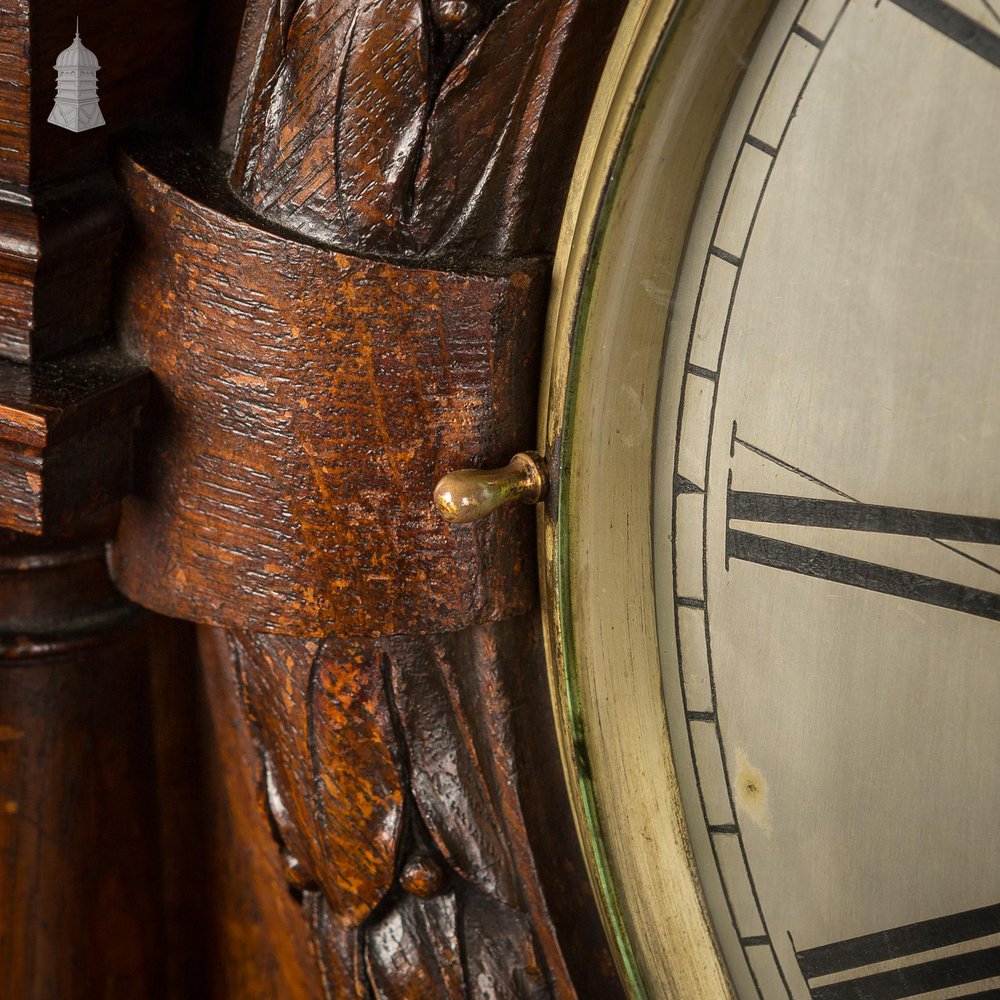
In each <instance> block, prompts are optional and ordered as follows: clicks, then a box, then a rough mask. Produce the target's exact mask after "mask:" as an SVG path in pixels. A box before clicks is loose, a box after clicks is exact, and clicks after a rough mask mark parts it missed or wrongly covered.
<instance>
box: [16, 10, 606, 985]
mask: <svg viewBox="0 0 1000 1000" xmlns="http://www.w3.org/2000/svg"><path fill="white" fill-rule="evenodd" d="M622 7H623V0H506V2H501V0H392V2H389V0H317V2H315V3H313V2H310V3H299V2H295V0H291V2H289V0H249V2H248V3H247V5H246V11H245V16H244V17H243V21H242V29H241V32H240V37H239V40H238V44H237V39H236V38H235V37H234V27H235V24H236V22H237V20H238V13H239V4H238V3H237V2H234V0H220V2H219V3H216V4H213V5H206V4H202V3H199V2H197V0H164V2H162V3H160V4H157V5H154V6H152V7H147V6H143V7H142V8H141V10H136V9H135V7H134V5H130V4H128V3H126V0H79V3H77V4H75V5H74V6H73V8H72V10H71V9H70V6H69V5H68V4H67V3H66V2H65V0H53V2H52V3H48V4H46V5H45V6H44V8H43V6H42V5H41V4H36V3H35V2H34V0H31V2H30V8H31V9H30V11H29V0H0V356H4V357H7V358H9V359H15V360H19V361H29V360H30V361H31V362H32V365H31V367H30V368H20V369H19V368H17V367H16V366H14V365H9V366H8V367H6V368H0V544H2V546H5V547H4V548H2V551H0V616H3V615H6V629H7V630H6V632H4V634H3V637H2V638H0V657H2V658H4V660H5V662H6V663H7V665H6V666H3V667H0V671H2V672H5V676H7V675H9V677H10V678H11V679H10V681H9V682H8V683H6V684H5V685H0V726H9V727H10V730H9V733H8V730H7V729H5V728H0V735H2V734H5V733H8V735H10V734H19V735H16V736H15V735H10V739H9V740H7V741H6V742H5V741H4V740H3V739H0V782H2V787H0V793H3V794H7V792H5V791H4V790H5V789H7V788H8V786H9V787H10V789H11V790H12V791H15V792H16V795H14V794H9V795H8V797H7V798H6V799H4V801H7V802H15V801H16V802H17V807H16V809H14V808H13V807H11V808H9V809H8V812H7V814H6V815H3V814H0V831H2V836H3V837H4V838H7V839H5V840H4V846H5V847H7V848H8V852H7V854H6V856H5V857H6V859H7V860H6V861H5V864H7V867H6V868H0V880H4V879H6V880H7V881H6V882H4V883H3V884H0V889H2V890H3V891H2V892H0V941H2V942H3V947H8V946H9V949H10V950H9V951H8V953H7V954H6V955H5V956H0V977H3V976H7V979H6V980H4V979H3V978H0V994H2V995H10V996H12V997H13V996H18V997H20V996H29V997H31V996H38V997H39V998H41V997H43V996H44V997H48V996H60V997H61V996H80V997H82V998H84V1000H86V998H88V997H90V996H94V997H97V996H101V997H119V996H120V997H123V998H125V997H128V998H133V997H135V998H142V997H145V996H151V997H152V996H168V995H169V997H170V1000H179V998H181V997H183V998H185V1000H187V998H189V997H191V998H194V997H201V996H207V997H210V998H211V1000H229V998H233V997H239V998H241V1000H244V998H245V1000H257V998H259V1000H270V998H275V997H281V998H286V997H287V998H289V1000H306V998H313V997H317V998H318V997H319V996H321V995H326V996H328V997H333V998H341V997H344V998H348V997H350V998H359V1000H360V998H364V1000H369V998H385V1000H388V998H397V997H399V998H421V1000H423V998H427V1000H432V998H437V997H467V996H481V997H502V998H511V1000H514V998H518V1000H520V998H535V997H538V998H542V997H566V998H570V997H574V996H584V997H595V998H601V1000H604V998H609V1000H611V998H615V997H617V996H619V995H620V988H619V987H618V986H617V984H616V982H615V980H614V975H613V971H612V969H611V966H610V962H609V960H608V955H607V950H606V948H605V947H604V945H603V941H602V937H601V932H600V930H599V928H597V925H596V918H595V911H594V908H593V905H592V900H591V898H590V895H589V889H588V887H587V885H586V880H585V878H584V876H583V868H582V865H581V862H580V858H579V854H578V851H577V849H576V845H575V840H574V839H573V835H572V831H571V825H570V823H569V819H568V817H569V808H568V804H567V802H566V798H565V792H564V790H563V787H562V781H561V774H560V767H559V762H558V756H557V754H556V751H555V745H554V740H553V731H552V718H551V710H550V709H549V706H548V703H547V699H546V696H545V693H544V677H543V665H542V663H541V654H540V650H539V643H538V631H537V630H538V623H537V614H536V612H535V611H534V605H535V601H536V596H535V565H534V554H533V538H532V529H533V515H532V512H531V511H530V510H527V509H518V510H506V511H503V512H501V513H500V514H499V515H497V516H496V517H494V518H493V519H491V520H490V521H487V522H484V523H482V524H479V525H472V526H458V527H447V526H445V525H444V524H443V523H442V522H440V521H439V520H438V519H437V516H436V515H435V513H434V512H433V510H432V507H431V490H432V487H433V485H434V482H435V480H436V478H437V477H438V476H439V475H441V474H442V473H444V472H446V471H449V470H450V469H452V468H455V467H459V466H468V465H500V464H504V463H506V461H507V460H508V459H509V458H510V455H511V454H512V453H513V452H515V451H517V450H520V449H523V448H525V447H530V446H531V444H532V442H533V440H534V421H535V412H534V411H535V397H536V394H537V359H538V355H539V348H540V343H541V336H542V325H543V317H544V309H545V296H546V286H547V275H548V267H549V259H548V258H547V257H546V256H545V255H547V254H549V253H551V251H552V248H553V247H554V244H555V239H556V234H557V227H558V220H559V217H560V214H561V211H562V205H563V201H564V197H565V192H566V187H567V185H568V182H569V177H570V173H571V171H572V166H573V159H574V156H575V149H576V144H577V142H578V139H579V135H580V133H581V130H582V128H583V124H584V120H585V116H586V110H587V108H588V105H589V103H590V97H591V95H592V93H593V90H594V87H595V86H596V81H597V78H598V74H599V72H600V68H601V64H602V62H603V58H604V54H605V52H606V51H607V46H608V44H609V42H610V37H611V32H612V30H613V27H614V25H615V23H616V21H617V19H618V17H619V15H620V12H621V10H622ZM77 13H78V14H79V15H80V17H81V34H82V36H83V40H84V41H85V43H86V44H87V45H88V46H89V47H91V48H92V49H93V50H94V51H95V52H97V54H98V56H99V58H100V60H101V63H102V70H101V73H100V77H99V84H100V92H101V104H102V109H103V111H104V114H105V117H106V118H107V120H108V122H109V124H108V126H107V127H106V128H104V129H97V130H93V131H91V132H88V133H83V134H82V135H78V136H77V135H73V134H72V133H69V132H66V131H65V130H61V129H57V128H55V127H53V126H50V125H48V124H47V123H46V122H45V118H46V117H47V115H48V112H49V109H50V106H51V100H52V95H53V89H54V72H53V70H52V63H53V62H54V59H55V55H56V53H57V52H58V51H59V50H60V49H61V48H63V47H65V45H67V44H68V43H69V40H70V38H71V37H72V35H71V28H72V18H73V16H75V15H76V14H77ZM216 35H218V37H216ZM230 64H232V68H231V71H230ZM196 66H198V67H199V68H198V69H197V70H196ZM227 75H229V76H231V82H230V87H229V99H228V102H227V103H226V104H225V111H224V113H223V103H224V102H223V101H221V100H220V98H219V90H220V83H221V81H223V80H224V79H225V77H226V76H227ZM195 88H197V92H195ZM186 105H189V106H194V105H199V106H200V107H199V109H198V112H197V114H198V115H199V116H200V117H201V119H202V122H203V124H205V125H207V126H208V129H209V132H210V133H211V134H213V135H215V134H217V135H219V136H220V138H219V145H220V147H221V149H222V150H223V151H224V152H228V151H230V150H231V151H233V152H234V153H235V157H234V159H233V161H232V163H228V162H227V161H226V160H225V157H221V156H212V155H206V154H205V153H204V151H203V150H202V149H201V146H200V145H199V142H200V141H199V140H195V139H193V138H192V136H191V134H190V133H188V132H186V131H183V130H181V129H179V128H176V124H175V122H174V120H173V119H170V120H168V119H166V118H161V117H156V116H157V115H159V113H160V112H165V111H170V110H174V109H177V108H181V107H184V106H186ZM151 116H152V117H151ZM146 119H149V121H148V128H147V130H146V131H147V133H152V134H154V135H156V134H160V135H161V136H162V138H161V139H160V140H159V142H158V143H157V142H152V141H151V140H150V138H149V135H148V134H147V135H145V136H143V135H138V136H133V137H130V138H128V139H124V138H123V131H122V130H123V129H124V128H125V127H126V126H127V125H131V124H136V123H142V122H144V121H145V120H146ZM120 143H124V144H125V146H126V148H127V149H128V150H129V151H132V152H134V153H135V155H134V156H131V158H129V157H123V158H122V159H121V160H120V161H119V162H120V167H119V171H120V172H119V179H120V181H121V182H122V184H123V187H124V191H123V192H122V194H121V195H119V194H118V193H117V192H116V191H115V190H114V189H113V187H112V186H110V184H109V182H108V179H107V176H106V175H105V174H102V170H103V164H104V163H105V160H106V153H107V151H108V150H109V149H110V148H115V147H117V146H119V144H120ZM164 149H165V150H166V152H165V153H164ZM227 177H228V178H229V179H230V180H231V184H232V187H230V180H227ZM123 203H124V204H125V206H126V210H127V214H128V220H129V221H128V224H127V226H126V233H125V236H124V238H123V239H122V238H120V230H121V228H122V225H121V222H122V216H121V206H122V204H123ZM116 253H117V254H118V255H119V256H118V259H119V261H120V264H121V267H120V268H119V270H118V272H117V274H116V277H115V283H114V287H115V288H116V299H117V307H116V311H115V312H113V313H110V314H109V309H108V303H109V301H110V293H109V289H111V288H112V287H113V286H112V281H111V279H110V275H111V274H112V263H113V261H114V259H115V254H116ZM538 255H542V256H538ZM109 316H113V317H114V318H115V320H116V322H117V331H116V332H117V334H118V337H119V340H120V341H121V343H122V344H123V345H124V347H125V348H126V349H127V351H128V352H129V355H130V357H131V359H132V362H133V363H134V364H135V365H138V366H139V367H142V366H143V365H147V364H148V366H149V367H150V369H151V370H152V378H153V383H152V394H151V405H150V406H149V407H148V409H147V410H146V411H145V413H144V416H143V421H142V426H141V430H140V435H139V442H140V446H139V453H138V462H137V473H138V476H137V479H136V492H135V494H134V496H133V497H131V498H130V499H129V500H128V501H127V503H126V505H125V509H124V517H123V521H122V526H121V531H120V534H119V536H118V543H117V545H116V548H115V555H114V566H115V570H116V573H117V578H118V581H119V582H120V583H121V585H122V587H123V588H124V590H125V591H126V593H128V594H129V595H130V596H132V597H133V598H135V599H136V600H137V601H139V602H141V603H143V604H145V605H148V606H149V607H152V608H156V609H159V610H161V611H163V612H166V613H169V614H172V615H175V616H179V617H183V618H187V619H190V620H193V621H198V622H214V623H219V624H223V625H227V626H229V631H227V632H223V631H221V630H216V631H213V630H209V629H207V628H202V630H201V663H200V665H196V664H194V663H193V661H191V660H190V659H189V658H191V657H193V656H194V653H193V650H192V647H191V645H190V635H189V634H188V636H187V639H185V638H184V636H183V633H182V632H179V631H178V630H177V628H176V626H171V625H169V624H168V623H165V622H163V621H160V622H158V623H157V625H156V626H155V628H154V631H153V632H152V633H150V632H148V631H147V629H146V627H145V626H140V625H138V624H137V622H138V619H136V618H134V613H133V610H132V609H131V608H130V607H129V605H128V604H127V603H126V602H125V601H123V600H122V599H121V598H120V596H119V595H118V594H117V593H116V591H115V590H114V588H113V587H112V586H111V585H110V582H109V580H108V578H107V575H106V573H105V569H104V563H103V545H104V541H105V539H106V538H107V537H108V536H109V534H110V532H111V531H112V528H113V526H114V521H115V519H116V516H117V501H118V498H119V497H120V495H121V493H122V492H123V490H125V489H126V487H127V485H128V482H129V472H130V469H129V461H128V453H129V449H128V443H129V439H130V436H131V432H132V428H133V425H134V422H135V418H136V413H137V408H138V407H139V405H140V404H141V397H142V386H143V379H142V377H141V376H140V375H139V374H137V372H136V370H135V369H134V368H129V367H125V368H122V367H121V366H120V365H121V361H120V359H116V358H115V356H114V355H112V354H103V355H101V356H100V359H98V360H97V361H95V360H94V359H93V358H88V356H85V355H82V354H79V353H78V354H75V355H73V354H69V353H68V352H69V351H71V350H72V351H79V350H80V347H81V345H82V344H85V342H86V341H89V340H94V339H95V338H100V337H101V336H103V335H104V334H106V333H107V330H108V326H109ZM55 354H59V355H60V358H59V360H58V361H57V362H52V363H51V365H50V364H49V363H42V362H43V359H44V358H46V357H48V356H51V355H55ZM95 357H96V356H95ZM116 366H117V367H116ZM4 528H6V529H10V528H17V529H20V530H21V531H22V532H29V533H30V532H36V533H40V534H41V535H42V536H43V537H42V539H41V540H40V541H35V542H33V541H31V540H24V539H23V538H21V539H20V540H19V539H18V538H17V537H15V535H14V534H13V533H12V532H10V531H9V530H2V529H4ZM2 631H3V629H0V632H2ZM147 635H152V637H153V641H154V642H155V644H156V647H155V654H154V655H152V657H151V656H150V653H149V651H148V649H147V648H146V642H147V639H146V638H145V637H146V636H147ZM171 667H174V668H175V669H174V670H173V671H172V670H171ZM150 670H152V672H153V678H154V680H155V687H154V690H155V693H156V699H157V705H156V713H155V716H153V718H155V720H156V724H155V734H156V736H155V739H156V746H157V758H156V760H157V765H156V767H157V769H156V772H155V775H154V773H153V771H152V759H153V755H152V745H153V740H154V735H153V731H152V729H151V716H150V712H149V705H148V698H149V694H148V678H149V671H150ZM196 682H198V683H196ZM202 685H203V687H202ZM8 743H9V746H8V745H7V744H8ZM98 765H99V766H98ZM154 780H155V781H156V782H157V785H158V795H159V799H158V801H159V817H160V824H161V829H160V833H159V835H158V833H157V831H156V828H155V817H156V811H155V810H154V808H153V782H154ZM8 817H9V818H8ZM29 821H30V822H29ZM53 832H55V833H58V837H56V838H53V837H51V836H50V834H52V833H53ZM43 834H44V835H43ZM33 837H34V839H32V838H33ZM53 845H54V846H53ZM56 847H58V850H57V849H56ZM161 864H162V868H163V877H164V878H165V879H166V886H167V892H166V900H165V906H164V908H163V909H162V911H161V906H160V902H161V901H160V884H161V880H160V867H161ZM29 886H34V887H35V888H37V890H38V891H37V892H34V893H32V892H29ZM60 904H62V905H60ZM162 913H165V914H166V919H167V921H168V925H167V930H166V933H161V932H162V931H163V926H162V919H163V918H162ZM57 937H58V941H59V944H60V947H61V950H60V951H59V952H58V953H57V952H56V951H55V945H54V943H53V942H54V941H55V940H56V938H57ZM164 951H166V952H167V954H164V953H163V952H164ZM70 969H72V971H73V975H74V976H75V977H76V978H75V979H73V980H72V981H70V980H69V979H67V978H66V977H67V976H68V975H69V972H68V971H67V970H70ZM32 991H34V992H32Z"/></svg>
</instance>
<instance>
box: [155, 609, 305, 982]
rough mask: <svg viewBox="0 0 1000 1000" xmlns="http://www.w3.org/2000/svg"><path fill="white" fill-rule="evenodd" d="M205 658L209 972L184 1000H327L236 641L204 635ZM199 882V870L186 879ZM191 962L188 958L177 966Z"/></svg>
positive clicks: (199, 891) (211, 632) (202, 877)
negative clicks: (292, 881) (248, 709)
mask: <svg viewBox="0 0 1000 1000" xmlns="http://www.w3.org/2000/svg"><path fill="white" fill-rule="evenodd" d="M199 649H200V651H201V657H202V664H203V666H202V668H201V670H200V671H199V672H200V674H201V681H200V683H199V684H198V686H197V688H196V692H195V693H196V700H197V702H198V704H200V705H202V706H203V707H202V708H199V709H198V714H199V715H200V717H201V719H202V721H201V724H200V725H201V726H203V727H204V728H201V729H200V731H201V732H202V734H203V738H202V739H201V740H200V743H201V745H202V746H203V747H204V750H203V767H204V786H203V788H202V790H201V795H202V803H203V808H202V809H201V810H200V817H201V825H200V830H199V836H198V839H197V840H196V841H195V842H194V846H195V847H196V852H195V853H196V855H197V858H198V865H197V866H196V867H195V869H194V874H195V876H196V877H195V878H194V879H193V880H192V882H191V885H192V888H193V896H192V898H191V899H190V902H189V905H190V906H191V907H192V908H193V910H194V912H196V913H198V914H199V915H200V917H201V920H202V924H201V927H202V930H203V933H204V935H205V942H204V946H205V951H206V952H207V959H208V966H207V969H206V970H205V973H206V976H205V978H204V979H203V980H202V981H201V982H200V984H199V988H198V989H193V990H190V991H188V992H183V991H182V992H180V993H179V994H178V996H177V1000H190V998H192V997H198V998H201V997H207V998H211V1000H235V998H239V1000H275V998H279V997H280V998H281V1000H319V998H320V997H322V996H323V990H322V986H321V982H320V973H319V968H318V965H317V962H316V957H315V955H314V954H313V951H312V946H311V942H310V939H309V925H308V922H307V918H306V915H305V914H304V912H303V908H302V906H301V905H300V903H299V902H298V901H297V900H296V898H294V896H293V893H292V891H290V889H289V886H288V884H287V882H286V872H287V869H286V867H285V865H284V864H283V862H282V859H281V857H280V855H279V853H278V851H277V850H276V849H275V843H274V840H273V839H272V834H271V826H270V825H269V822H268V818H267V803H266V794H265V787H266V786H265V779H264V772H263V768H262V767H261V763H260V757H259V755H258V753H257V748H256V746H255V744H254V743H253V740H252V736H251V732H250V729H249V726H248V722H247V718H246V715H245V711H244V705H243V700H242V697H241V695H240V693H239V691H238V688H237V677H236V674H235V672H234V671H233V669H232V663H231V661H230V647H229V644H228V641H227V639H226V636H225V635H224V634H223V633H222V632H220V631H219V630H215V629H208V628H202V629H200V630H199ZM164 669H167V665H166V664H164ZM202 713H203V714H202ZM191 875H192V871H191V869H190V868H187V869H183V870H179V871H178V876H179V877H182V878H191ZM189 891H191V890H189ZM186 957H187V955H186V953H185V952H181V953H180V954H179V955H177V956H176V959H177V960H178V961H179V962H184V961H185V959H186Z"/></svg>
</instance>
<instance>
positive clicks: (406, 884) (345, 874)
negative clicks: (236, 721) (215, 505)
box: [216, 618, 615, 998]
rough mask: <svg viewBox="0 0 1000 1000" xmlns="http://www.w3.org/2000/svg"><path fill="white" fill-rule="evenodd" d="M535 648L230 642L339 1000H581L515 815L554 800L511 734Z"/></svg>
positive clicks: (241, 637) (329, 984)
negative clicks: (517, 694)
mask: <svg viewBox="0 0 1000 1000" xmlns="http://www.w3.org/2000/svg"><path fill="white" fill-rule="evenodd" d="M526 640H527V642H528V645H529V647H533V648H534V649H535V650H537V648H538V644H537V638H536V636H535V634H534V620H533V619H532V618H526V619H514V620H512V621H509V622H505V623H501V624H498V625H489V626H482V627H479V628H475V629H469V630H464V631H462V632H460V633H456V634H455V635H453V636H450V637H436V638H417V637H392V638H384V639H381V640H367V641H364V642H352V641H347V640H336V639H326V640H323V641H320V642H317V641H314V640H310V639H301V638H294V637H284V636H266V635H254V634H252V633H234V634H233V635H232V636H231V638H230V639H229V653H230V656H231V657H232V662H233V666H234V668H235V670H236V671H237V673H238V677H239V680H240V686H241V689H242V691H243V696H244V698H245V701H246V708H247V712H248V715H249V718H250V719H251V723H252V728H253V732H254V736H255V739H256V747H257V760H258V762H259V764H258V767H259V779H258V780H259V787H260V791H259V800H260V803H261V808H262V810H263V812H264V814H265V815H266V817H267V820H268V822H269V824H270V826H271V828H272V830H273V831H274V834H275V836H276V837H277V839H278V842H279V844H280V845H281V849H282V853H283V855H284V858H285V862H286V871H285V875H286V878H287V879H288V881H289V883H290V884H291V885H292V886H293V887H294V888H295V890H296V891H297V892H299V893H300V894H301V896H302V899H303V903H304V906H305V911H306V913H307V915H308V917H309V919H310V921H311V923H312V926H313V929H314V932H315V934H316V937H317V941H318V946H319V955H320V958H321V962H322V965H323V970H324V975H325V981H326V989H327V991H328V993H329V995H331V996H333V997H338V998H339V997H365V996H368V995H369V991H370V992H371V993H374V995H375V996H377V997H380V998H381V997H384V998H389V997H416V996H420V997H424V996H426V997H438V996H441V997H452V996H454V997H465V996H491V997H492V996H496V997H511V998H526V997H549V996H553V995H555V996H572V995H574V990H573V986H572V983H571V978H570V975H569V972H568V970H567V968H566V965H565V961H564V957H563V955H562V951H561V947H560V944H559V941H558V938H557V934H556V931H555V929H554V927H553V925H552V922H551V919H550V916H549V912H548V907H547V904H546V901H545V898H544V893H543V891H542V888H541V884H540V880H539V876H538V872H537V862H536V858H535V855H534V852H533V850H532V846H531V844H530V838H529V836H528V833H527V830H526V826H525V819H524V815H523V811H522V807H521V802H522V800H523V799H524V798H530V797H532V796H536V795H540V796H541V797H543V798H544V799H546V800H547V801H548V802H549V803H550V801H551V796H550V793H551V791H552V787H551V786H549V785H547V784H546V783H537V782H536V781H535V780H533V779H527V778H525V780H521V777H520V773H521V772H520V768H519V764H520V757H521V755H522V751H521V748H520V746H519V745H518V744H517V743H516V742H515V740H514V739H513V738H512V737H513V733H512V727H511V719H512V715H513V712H514V705H513V704H512V702H511V697H510V689H511V685H512V674H514V673H516V670H517V665H518V663H519V658H520V656H519V654H523V653H524V652H525V645H524V644H525V641H526ZM221 648H222V647H221V639H219V640H216V650H217V653H216V655H218V651H219V650H221ZM542 808H544V806H543V807H542ZM608 972H609V969H608V967H607V966H604V967H603V968H602V967H601V966H600V964H599V963H595V968H594V972H593V976H592V982H593V984H594V987H595V988H598V987H599V988H601V989H602V990H606V991H607V992H604V993H602V994H600V995H603V996H614V995H615V993H614V989H615V987H614V985H613V978H612V977H610V976H609V975H608ZM594 995H598V994H594Z"/></svg>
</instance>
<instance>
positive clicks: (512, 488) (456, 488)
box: [434, 451, 548, 524]
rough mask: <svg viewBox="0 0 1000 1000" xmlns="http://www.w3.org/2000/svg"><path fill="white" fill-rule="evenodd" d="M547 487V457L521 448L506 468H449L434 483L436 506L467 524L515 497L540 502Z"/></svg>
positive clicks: (456, 521) (445, 515)
mask: <svg viewBox="0 0 1000 1000" xmlns="http://www.w3.org/2000/svg"><path fill="white" fill-rule="evenodd" d="M547 487H548V476H547V474H546V470H545V459H543V458H542V456H541V455H539V454H538V453H537V452H534V451H521V452H518V453H517V454H516V455H515V456H514V457H513V458H512V459H511V460H510V465H508V466H506V467H505V468H503V469H459V470H458V471H457V472H449V473H448V475H447V476H444V477H443V478H442V479H441V481H440V482H439V483H438V484H437V486H435V487H434V506H435V507H437V509H438V513H439V514H440V515H441V516H442V517H443V518H444V519H445V520H446V521H450V522H451V523H452V524H468V523H469V522H470V521H478V520H479V519H480V518H481V517H486V515H487V514H492V513H493V511H495V510H496V509H497V507H501V506H503V504H505V503H510V502H511V501H513V500H520V501H521V502H522V503H538V502H539V501H540V500H541V499H542V497H544V496H545V490H546V489H547Z"/></svg>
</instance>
